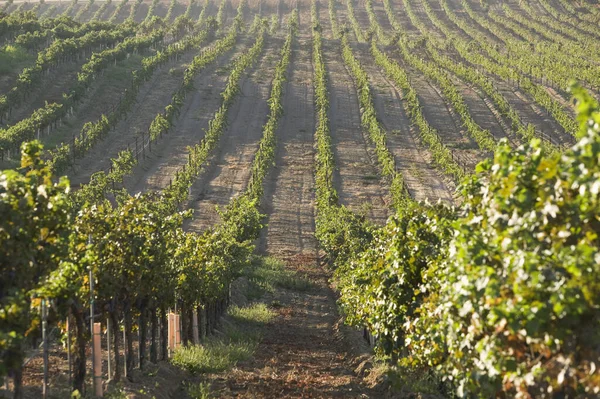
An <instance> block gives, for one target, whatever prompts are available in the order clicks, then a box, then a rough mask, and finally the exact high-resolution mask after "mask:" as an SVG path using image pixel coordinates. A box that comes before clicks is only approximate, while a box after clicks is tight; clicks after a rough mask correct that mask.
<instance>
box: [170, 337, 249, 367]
mask: <svg viewBox="0 0 600 399" xmlns="http://www.w3.org/2000/svg"><path fill="white" fill-rule="evenodd" d="M256 346H257V342H255V341H253V340H247V341H241V342H223V341H221V340H213V339H211V340H209V341H208V342H207V343H206V344H204V345H192V346H187V347H182V348H179V349H177V350H176V351H175V353H174V355H173V359H172V360H171V363H173V364H174V365H175V366H177V367H180V368H182V369H184V370H187V371H189V372H191V373H217V372H219V371H224V370H227V369H229V368H230V367H233V366H234V365H235V364H236V363H237V362H239V361H242V360H246V359H249V358H250V357H251V356H252V354H253V353H254V351H255V350H256Z"/></svg>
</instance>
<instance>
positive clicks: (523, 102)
mask: <svg viewBox="0 0 600 399" xmlns="http://www.w3.org/2000/svg"><path fill="white" fill-rule="evenodd" d="M411 4H412V3H411ZM472 5H473V4H472ZM421 17H422V18H423V19H422V20H423V22H424V23H425V24H426V25H429V27H431V28H432V29H433V28H434V26H433V24H432V22H431V20H429V19H428V18H427V15H426V14H425V13H423V15H422V16H421ZM439 17H440V18H441V19H442V21H444V22H445V23H447V24H449V26H453V27H455V28H456V29H457V30H460V29H459V28H458V27H456V25H454V24H453V23H452V22H451V21H449V20H448V19H447V16H446V14H445V13H443V12H442V13H441V14H439ZM467 17H468V15H467ZM473 23H474V24H476V22H475V21H473ZM476 25H477V24H476ZM460 31H461V32H462V30H460ZM463 33H464V32H463ZM469 40H470V39H469ZM449 55H450V56H451V57H452V58H454V59H455V60H460V61H461V62H464V63H466V64H468V65H471V66H474V67H477V66H476V65H472V64H469V63H468V62H466V61H464V60H462V59H460V57H458V56H457V55H456V54H454V53H452V52H450V53H449ZM483 72H484V73H486V74H487V76H488V78H489V79H490V80H492V81H493V82H494V85H495V86H496V87H497V88H498V90H499V91H500V92H501V93H502V94H503V95H504V96H505V97H506V98H507V100H508V101H509V103H511V104H512V105H513V107H514V108H515V109H516V110H517V112H518V113H519V115H520V116H521V118H522V119H523V121H524V122H526V123H527V122H530V123H532V124H533V125H534V126H535V127H536V129H538V130H539V131H543V132H544V133H545V134H547V135H550V136H551V137H552V139H553V141H556V142H568V141H569V140H571V138H570V137H569V135H568V134H566V133H565V132H564V129H562V127H561V126H560V125H559V124H558V122H556V120H554V119H553V118H552V117H548V115H546V113H545V112H544V111H543V110H542V109H541V108H540V107H539V106H538V105H537V104H536V103H535V102H534V101H533V99H531V97H529V96H528V95H526V94H525V93H523V92H522V91H521V90H520V89H518V88H516V87H514V86H512V85H510V84H508V83H507V82H504V81H503V80H501V79H499V78H498V77H497V76H494V75H491V74H489V73H487V72H486V71H483Z"/></svg>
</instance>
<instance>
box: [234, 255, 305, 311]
mask: <svg viewBox="0 0 600 399" xmlns="http://www.w3.org/2000/svg"><path fill="white" fill-rule="evenodd" d="M245 275H246V277H247V278H248V282H249V287H248V292H247V293H246V295H247V296H248V299H250V300H255V299H259V298H261V297H262V296H263V295H264V294H266V293H273V292H275V289H276V288H284V289H288V290H293V291H309V290H311V289H313V288H314V283H313V282H312V281H310V280H309V279H307V278H306V277H304V276H302V275H300V274H299V273H297V272H294V271H292V270H289V269H286V267H285V264H284V263H283V262H282V261H280V260H278V259H275V258H271V257H268V256H255V257H254V258H253V259H252V262H251V266H250V267H248V268H247V269H246V270H245Z"/></svg>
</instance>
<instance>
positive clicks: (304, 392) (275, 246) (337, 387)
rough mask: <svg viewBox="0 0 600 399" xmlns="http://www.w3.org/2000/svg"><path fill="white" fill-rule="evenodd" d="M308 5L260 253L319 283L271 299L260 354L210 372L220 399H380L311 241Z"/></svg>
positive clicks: (268, 194) (270, 184)
mask: <svg viewBox="0 0 600 399" xmlns="http://www.w3.org/2000/svg"><path fill="white" fill-rule="evenodd" d="M309 18H310V16H309V9H308V3H307V5H306V8H301V18H300V21H301V30H300V34H299V38H298V40H297V41H296V43H295V44H294V49H293V55H292V60H291V66H290V70H289V71H288V74H289V75H288V76H289V79H288V83H287V85H286V90H285V95H284V113H285V114H284V119H283V120H282V121H281V125H280V126H279V129H278V132H277V137H278V148H277V152H276V165H275V167H274V169H273V171H272V173H271V175H270V176H269V177H268V179H267V181H266V186H265V195H264V198H263V206H262V207H263V211H264V212H267V214H268V216H267V222H268V226H267V227H266V228H265V229H264V230H263V234H262V235H261V238H260V239H259V244H258V247H259V252H261V253H264V254H268V255H271V256H275V257H277V258H279V259H282V260H284V261H285V262H286V265H287V267H288V268H289V269H292V270H295V271H298V272H299V273H301V274H302V275H305V276H306V277H308V278H309V279H311V280H312V281H313V282H314V287H313V288H312V289H311V290H308V291H290V290H287V289H278V290H277V291H276V292H275V293H274V294H272V295H271V296H270V297H269V298H267V299H266V300H268V301H270V302H271V303H277V307H276V308H275V309H276V312H277V313H278V315H277V317H276V318H275V320H274V321H273V322H272V323H271V325H270V326H269V328H268V329H267V331H266V332H265V336H264V338H263V340H262V342H261V343H260V345H259V347H258V349H257V351H256V353H255V356H254V357H253V358H252V359H251V360H248V361H245V362H241V363H239V364H238V365H237V367H235V368H234V369H233V370H231V371H228V372H225V373H219V374H212V375H208V376H206V377H207V380H208V382H209V383H210V384H211V390H212V391H213V392H212V393H213V395H214V396H215V397H219V398H233V397H235V398H292V397H293V398H298V397H305V398H332V397H339V398H356V397H382V396H383V395H381V394H380V393H378V392H376V391H374V390H372V389H370V388H368V387H366V386H364V385H363V384H362V380H361V379H360V377H359V376H358V375H357V374H356V373H355V372H354V369H355V361H356V359H355V357H353V355H351V354H349V353H348V352H347V351H348V349H349V344H348V338H347V336H345V335H343V334H340V333H339V331H338V329H337V328H336V323H337V321H338V318H339V316H338V315H337V311H336V310H337V309H336V302H335V295H334V293H333V291H332V290H331V288H330V287H329V278H330V274H329V273H328V272H327V271H326V270H325V269H324V268H322V267H320V265H319V264H318V246H317V242H316V240H315V238H314V205H315V204H314V148H313V145H314V129H315V113H314V102H313V101H314V93H313V86H312V63H311V51H312V47H311V45H312V43H311V36H310V25H309V22H310V19H309Z"/></svg>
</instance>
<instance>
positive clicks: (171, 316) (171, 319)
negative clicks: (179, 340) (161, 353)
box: [168, 312, 175, 357]
mask: <svg viewBox="0 0 600 399" xmlns="http://www.w3.org/2000/svg"><path fill="white" fill-rule="evenodd" d="M168 323H169V326H168V333H169V336H168V348H169V357H170V356H172V354H173V351H174V350H175V313H172V312H171V313H169V319H168Z"/></svg>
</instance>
